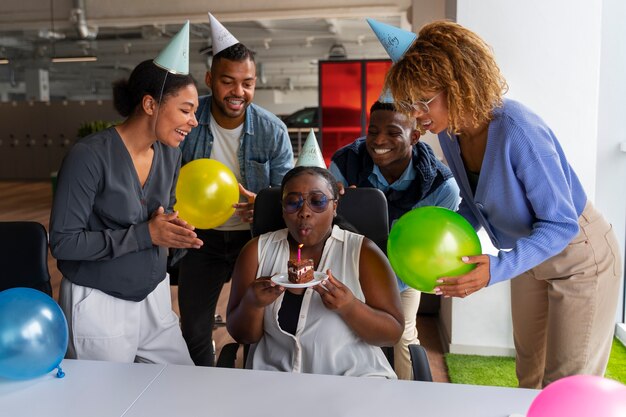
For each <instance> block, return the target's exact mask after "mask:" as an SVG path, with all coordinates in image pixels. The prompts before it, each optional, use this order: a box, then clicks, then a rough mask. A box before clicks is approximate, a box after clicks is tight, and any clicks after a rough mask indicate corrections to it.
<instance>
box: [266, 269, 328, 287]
mask: <svg viewBox="0 0 626 417" xmlns="http://www.w3.org/2000/svg"><path fill="white" fill-rule="evenodd" d="M326 278H328V275H326V274H325V273H323V272H317V271H314V272H313V279H312V280H311V281H309V282H305V283H303V284H295V283H293V282H291V281H289V278H288V277H287V273H286V272H279V273H278V274H276V275H274V276H273V277H272V278H271V280H272V281H274V283H275V284H278V285H280V286H281V287H285V288H307V287H312V286H314V285H317V284H319V283H320V282H322V281H325V280H326Z"/></svg>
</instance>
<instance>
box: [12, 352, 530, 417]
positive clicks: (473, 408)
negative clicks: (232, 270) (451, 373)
mask: <svg viewBox="0 0 626 417" xmlns="http://www.w3.org/2000/svg"><path fill="white" fill-rule="evenodd" d="M62 366H63V369H64V370H65V372H66V374H67V375H66V377H65V378H64V379H57V378H56V377H55V376H54V374H53V373H51V374H50V375H48V376H45V377H42V378H38V379H35V380H31V381H25V382H10V381H6V380H1V379H0V415H1V416H4V415H6V416H11V417H21V416H28V417H38V416H41V417H55V416H59V417H74V416H76V417H79V416H80V417H83V416H90V417H91V416H96V417H97V416H111V417H117V416H123V417H146V416H149V417H178V416H182V417H195V416H219V417H226V416H245V417H263V416H272V417H278V416H297V417H309V416H310V417H313V416H315V417H320V416H358V417H367V416H375V417H387V416H402V417H404V416H420V417H430V416H433V417H434V416H437V417H447V416H449V417H453V416H454V417H474V416H476V417H479V416H480V417H507V416H509V415H510V414H513V413H519V414H524V413H525V412H526V411H527V410H528V407H529V406H530V404H531V402H532V400H533V399H534V398H535V396H536V395H537V394H538V393H539V391H536V390H526V389H516V388H498V387H479V386H472V385H458V384H442V383H433V382H414V381H388V380H384V379H374V378H351V377H333V376H325V375H306V374H304V375H302V374H291V373H278V372H263V371H249V370H242V369H223V368H201V367H187V366H175V365H167V366H166V365H145V364H117V363H108V362H92V361H71V360H65V361H63V364H62Z"/></svg>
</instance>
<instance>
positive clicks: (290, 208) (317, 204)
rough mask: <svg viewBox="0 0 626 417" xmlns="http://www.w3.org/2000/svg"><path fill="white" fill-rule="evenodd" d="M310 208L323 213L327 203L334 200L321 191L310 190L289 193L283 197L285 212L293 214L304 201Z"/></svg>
mask: <svg viewBox="0 0 626 417" xmlns="http://www.w3.org/2000/svg"><path fill="white" fill-rule="evenodd" d="M305 201H306V204H307V205H308V206H309V208H310V209H311V210H313V211H314V212H316V213H323V212H324V211H326V209H327V208H328V203H330V202H331V201H335V200H334V199H330V198H328V197H327V196H326V194H324V193H323V192H321V191H312V192H310V193H289V194H287V195H286V196H284V197H283V201H282V204H283V210H284V211H285V213H287V214H293V213H296V212H297V211H299V210H300V209H301V208H302V206H303V205H304V202H305Z"/></svg>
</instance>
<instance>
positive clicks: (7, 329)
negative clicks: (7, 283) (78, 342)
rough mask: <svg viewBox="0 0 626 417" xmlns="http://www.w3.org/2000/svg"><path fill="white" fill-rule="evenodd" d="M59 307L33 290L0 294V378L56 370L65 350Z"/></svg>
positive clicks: (62, 322) (63, 319) (45, 296)
mask: <svg viewBox="0 0 626 417" xmlns="http://www.w3.org/2000/svg"><path fill="white" fill-rule="evenodd" d="M67 343H68V330H67V321H66V320H65V315H64V314H63V311H62V310H61V307H59V305H58V304H57V303H56V302H55V301H54V300H53V299H52V298H50V297H49V296H48V295H46V294H44V293H43V292H41V291H37V290H34V289H32V288H11V289H8V290H4V291H2V292H0V377H5V378H9V379H30V378H34V377H37V376H40V375H44V374H46V373H48V372H50V371H52V370H53V369H54V368H56V367H57V366H58V365H59V364H60V363H61V360H63V357H64V356H65V351H66V350H67Z"/></svg>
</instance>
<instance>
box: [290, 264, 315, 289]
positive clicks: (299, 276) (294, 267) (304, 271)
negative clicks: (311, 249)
mask: <svg viewBox="0 0 626 417" xmlns="http://www.w3.org/2000/svg"><path fill="white" fill-rule="evenodd" d="M313 266H314V264H313V259H302V260H300V261H298V260H296V259H290V260H289V261H288V262H287V275H288V278H289V282H293V283H294V284H304V283H305V282H309V281H312V280H313V270H314V269H313Z"/></svg>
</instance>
